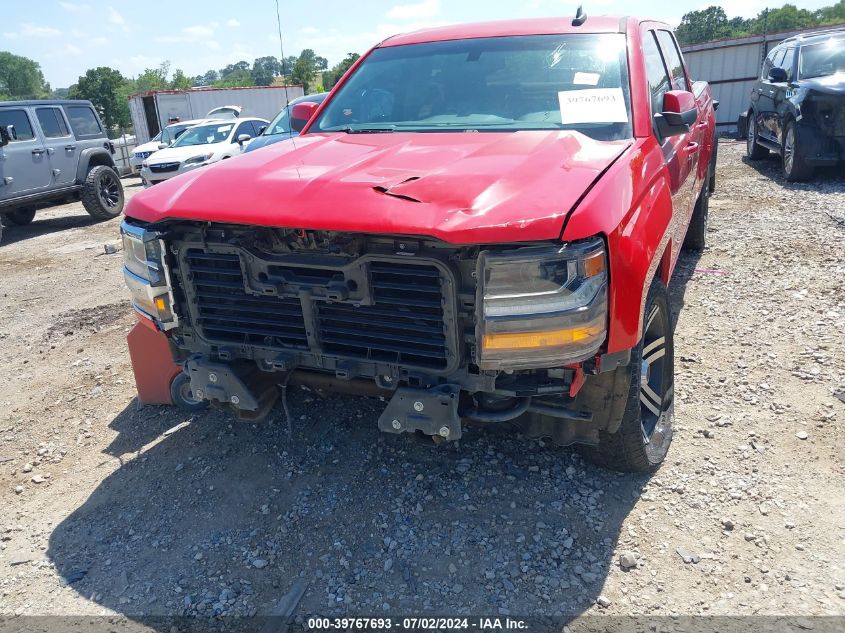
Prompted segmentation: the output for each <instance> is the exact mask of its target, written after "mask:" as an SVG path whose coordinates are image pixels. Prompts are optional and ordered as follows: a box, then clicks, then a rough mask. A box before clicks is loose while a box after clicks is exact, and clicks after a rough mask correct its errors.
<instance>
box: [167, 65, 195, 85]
mask: <svg viewBox="0 0 845 633" xmlns="http://www.w3.org/2000/svg"><path fill="white" fill-rule="evenodd" d="M192 85H193V82H192V81H191V79H190V78H189V77H188V76H187V75H186V74H185V73H184V72H183V71H182V69H181V68H177V69H176V70H175V72H174V73H173V78H172V79H171V80H170V87H171V88H172V89H173V90H188V89H189V88H190V87H191V86H192Z"/></svg>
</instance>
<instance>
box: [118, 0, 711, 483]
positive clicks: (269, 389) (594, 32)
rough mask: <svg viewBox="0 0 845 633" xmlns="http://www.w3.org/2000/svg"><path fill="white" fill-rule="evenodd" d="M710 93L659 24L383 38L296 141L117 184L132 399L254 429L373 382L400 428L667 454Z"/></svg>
mask: <svg viewBox="0 0 845 633" xmlns="http://www.w3.org/2000/svg"><path fill="white" fill-rule="evenodd" d="M714 106H715V103H714V101H713V100H712V98H711V95H710V90H709V88H708V86H707V84H705V83H703V82H697V83H695V84H694V83H693V82H692V80H691V78H690V76H689V73H688V72H687V70H686V68H685V66H684V63H683V60H682V58H681V54H680V50H679V48H678V45H677V42H676V41H675V38H674V37H673V35H672V32H671V30H670V28H669V27H668V26H667V25H666V24H662V23H658V22H650V21H641V20H638V19H634V18H621V19H620V18H610V17H599V18H586V16H584V15H583V14H580V13H579V15H578V16H576V18H575V19H572V18H567V19H564V18H552V19H542V20H535V19H532V20H514V21H505V22H490V23H480V24H468V25H460V26H450V27H443V28H435V29H431V30H424V31H419V32H416V33H411V34H407V35H399V36H396V37H391V38H389V39H387V40H385V41H383V42H381V43H380V44H379V45H377V46H375V47H374V48H373V49H372V50H370V51H369V52H368V53H367V54H366V55H364V56H363V57H362V58H361V59H360V60H359V61H358V62H357V63H356V64H355V65H354V66H353V67H352V68H351V69H350V70H349V72H348V73H347V74H346V75H345V76H344V78H343V79H342V81H340V82H339V84H338V85H337V86H336V87H335V89H334V90H333V91H332V93H331V94H330V95H329V97H328V98H327V99H326V100H325V101H324V102H323V103H322V104H320V105H319V106H317V104H308V103H303V104H298V105H297V106H296V107H295V108H294V111H293V114H292V121H293V123H294V124H295V126H296V127H299V128H301V129H302V133H301V135H300V136H299V137H297V138H294V139H292V140H291V141H289V142H285V143H279V144H277V145H274V146H272V147H268V148H266V149H263V150H260V151H256V152H252V153H249V154H247V155H244V156H241V157H238V158H235V159H232V160H229V161H225V162H222V163H220V164H217V165H213V166H211V167H209V168H204V169H202V170H196V171H192V172H191V173H188V174H185V175H183V176H180V177H178V178H174V179H172V180H171V181H168V182H166V183H163V184H161V185H159V186H156V187H154V188H152V189H150V190H148V191H144V192H143V193H139V194H138V195H136V196H135V197H134V198H132V199H131V201H130V202H129V204H128V205H127V207H126V220H125V222H124V223H123V225H122V231H123V236H124V245H125V253H126V259H125V276H126V279H127V283H128V285H129V288H130V290H131V293H132V300H133V305H134V306H135V308H136V310H137V312H138V313H139V315H140V324H139V325H138V326H137V327H136V330H135V331H133V333H132V334H131V335H130V352H131V353H132V357H133V365H134V367H135V369H136V378H137V382H138V386H139V395H140V398H141V400H142V401H146V402H150V401H173V402H175V403H177V404H179V405H181V406H183V407H186V408H200V407H202V406H204V405H206V404H207V403H208V402H209V401H210V402H213V403H216V404H218V405H222V406H227V407H231V408H232V409H233V410H234V411H235V412H236V413H237V414H238V415H239V416H240V417H242V418H246V419H259V418H261V417H263V416H265V415H266V414H267V413H268V412H269V411H270V410H271V408H272V407H273V405H274V403H275V401H276V399H277V397H278V396H279V394H280V393H281V394H282V396H283V397H284V394H285V392H286V391H285V388H286V387H287V386H288V384H291V385H293V384H304V385H314V386H318V387H321V388H323V389H329V390H337V391H347V392H352V393H357V394H362V395H382V396H384V397H385V398H386V400H387V405H386V407H385V410H384V413H383V414H382V415H381V417H380V418H379V420H378V426H379V428H380V429H382V430H383V431H386V432H389V433H403V432H410V433H422V434H425V435H429V436H432V437H435V438H444V439H448V440H454V439H458V438H460V437H461V432H462V424H464V423H468V422H477V423H486V424H502V423H508V424H509V425H512V426H513V427H515V428H516V429H519V430H520V431H521V432H523V433H524V434H525V435H528V436H530V437H539V436H543V437H548V438H550V439H551V440H553V441H554V442H556V443H557V444H561V445H567V444H573V443H576V444H579V445H583V446H584V447H585V451H586V452H587V454H588V455H589V456H591V457H592V458H593V459H595V460H596V461H597V462H598V463H600V464H603V465H606V466H608V467H612V468H617V469H621V470H629V471H651V470H653V469H655V468H657V466H658V465H659V464H660V463H661V461H662V460H663V459H664V457H665V455H666V451H667V449H668V446H669V443H670V441H671V437H672V420H673V343H672V330H673V327H672V320H671V317H670V311H669V304H668V297H667V291H666V287H667V284H668V282H669V279H670V277H671V275H672V270H673V268H674V266H675V262H676V261H677V258H678V254H679V253H680V250H681V248H682V246H683V245H684V244H686V245H687V246H690V247H693V248H696V249H700V248H702V247H703V246H704V240H705V228H706V222H707V201H708V195H709V193H710V191H712V187H713V185H714V160H713V158H714V157H715V149H716V146H715V143H716V137H715V116H714Z"/></svg>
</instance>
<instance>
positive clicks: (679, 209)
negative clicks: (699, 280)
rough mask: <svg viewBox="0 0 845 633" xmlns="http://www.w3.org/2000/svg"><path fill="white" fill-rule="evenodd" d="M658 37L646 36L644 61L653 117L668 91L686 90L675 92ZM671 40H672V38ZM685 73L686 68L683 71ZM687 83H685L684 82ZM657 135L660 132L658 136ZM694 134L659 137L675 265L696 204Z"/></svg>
mask: <svg viewBox="0 0 845 633" xmlns="http://www.w3.org/2000/svg"><path fill="white" fill-rule="evenodd" d="M657 37H658V36H657V33H656V32H655V31H651V30H650V31H645V32H644V33H643V55H644V58H645V66H646V76H647V78H648V83H649V91H650V92H651V111H652V116H653V115H655V114H657V113H659V112H661V111H662V110H663V96H664V95H665V94H666V93H667V92H668V91H669V90H685V89H686V88H675V86H674V85H673V82H672V74H671V73H670V71H669V69H668V68H669V64H667V63H666V61H665V60H664V57H663V55H662V54H661V49H660V47H659V45H658V40H657ZM670 37H671V36H670ZM681 73H683V68H682V69H681ZM684 81H685V79H684ZM655 135H657V132H655ZM694 137H695V132H694V130H691V131H690V132H687V133H686V134H678V135H675V136H670V137H669V138H666V139H664V138H660V137H659V136H658V137H657V142H658V143H659V144H660V149H661V150H662V152H663V160H664V162H665V163H666V168H667V170H668V173H669V183H670V189H671V191H672V223H671V226H670V227H669V231H670V233H671V236H672V263H673V264H674V262H675V259H676V258H677V256H678V254H679V253H680V250H681V245H682V244H683V241H684V235H685V234H686V230H687V225H688V224H689V218H690V214H691V213H692V210H693V206H694V203H695V201H694V200H693V191H694V185H695V177H694V176H691V174H693V173H694V172H695V168H696V165H697V160H698V152H699V149H700V145H699V144H698V143H697V142H696V141H695V138H694Z"/></svg>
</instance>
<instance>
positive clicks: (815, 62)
mask: <svg viewBox="0 0 845 633" xmlns="http://www.w3.org/2000/svg"><path fill="white" fill-rule="evenodd" d="M840 72H845V39H836V40H834V39H831V40H828V41H826V42H822V43H821V44H808V45H807V46H802V47H801V59H800V61H799V63H798V77H799V78H800V79H809V78H811V77H824V76H827V75H835V74H836V73H840Z"/></svg>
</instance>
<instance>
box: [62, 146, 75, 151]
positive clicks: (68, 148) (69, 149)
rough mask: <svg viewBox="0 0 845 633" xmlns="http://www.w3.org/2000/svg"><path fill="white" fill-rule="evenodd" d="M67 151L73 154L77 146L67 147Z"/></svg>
mask: <svg viewBox="0 0 845 633" xmlns="http://www.w3.org/2000/svg"><path fill="white" fill-rule="evenodd" d="M65 149H66V150H68V151H69V152H72V151H73V150H75V149H76V145H65Z"/></svg>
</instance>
